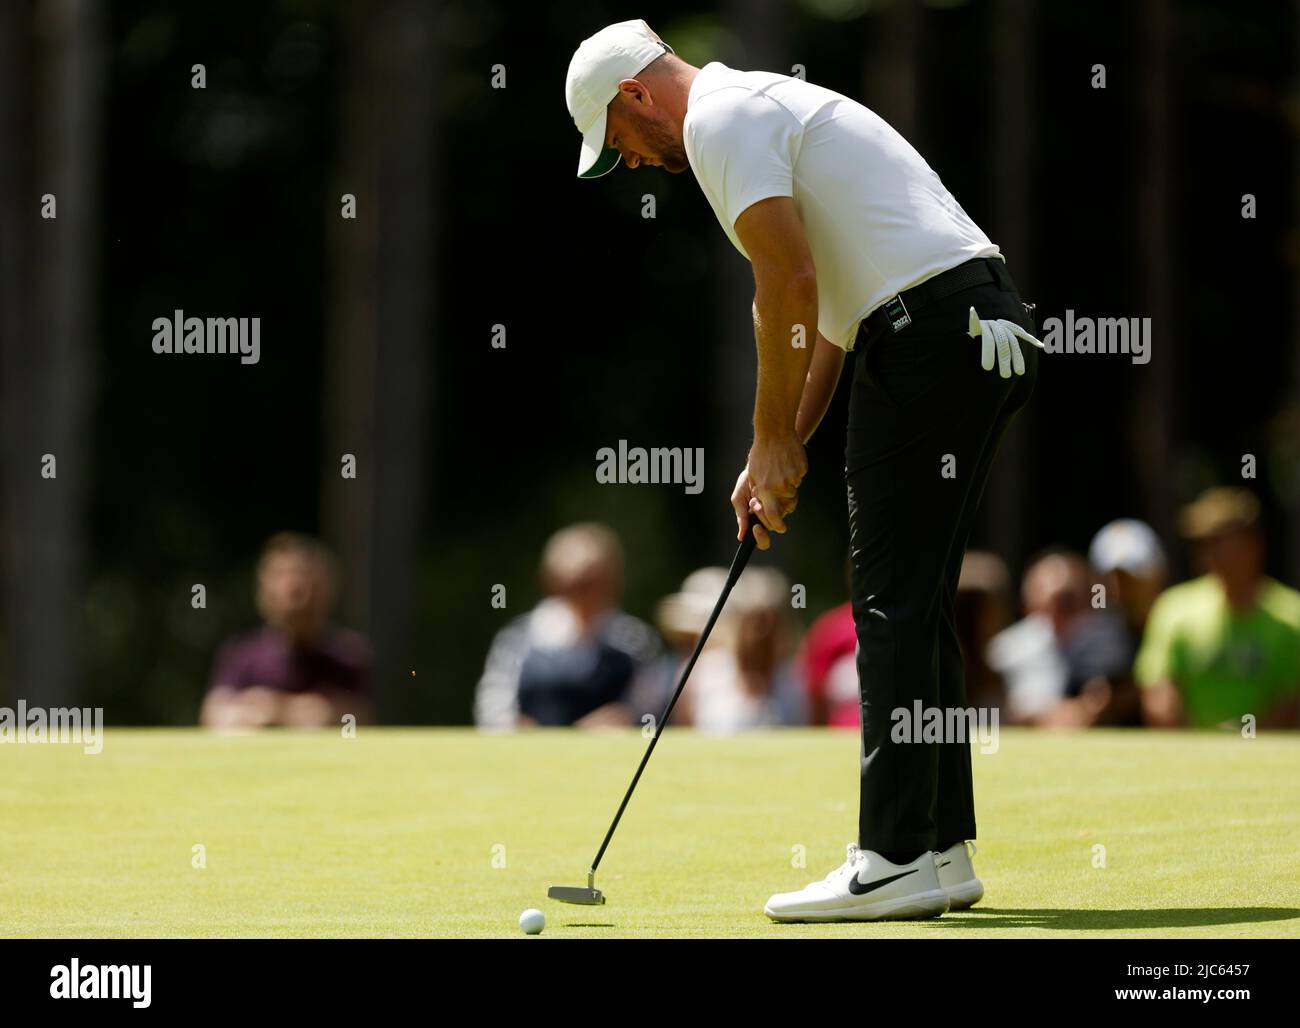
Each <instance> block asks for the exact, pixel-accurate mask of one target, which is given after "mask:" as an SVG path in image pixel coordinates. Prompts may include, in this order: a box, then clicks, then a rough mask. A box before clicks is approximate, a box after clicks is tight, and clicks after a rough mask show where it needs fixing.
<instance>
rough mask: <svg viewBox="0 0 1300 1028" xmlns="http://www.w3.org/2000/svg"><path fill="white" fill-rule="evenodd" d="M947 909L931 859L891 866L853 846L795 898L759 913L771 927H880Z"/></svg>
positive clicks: (779, 897)
mask: <svg viewBox="0 0 1300 1028" xmlns="http://www.w3.org/2000/svg"><path fill="white" fill-rule="evenodd" d="M947 909H948V894H947V893H946V892H944V891H943V888H942V887H941V886H940V885H939V875H938V870H937V868H936V866H935V859H934V853H933V852H932V851H930V850H926V851H925V852H924V853H922V854H921V855H920V856H919V857H917V858H916V859H915V860H913V861H912V862H911V863H910V864H891V863H890V862H889V861H888V860H886V859H885V858H884V857H882V856H881V855H880V854H879V853H876V852H874V851H873V850H861V849H858V847H857V846H856V845H854V844H852V843H850V844H849V847H848V856H847V858H846V859H845V861H844V863H843V864H841V865H840V866H839V867H837V868H836V869H835V870H834V871H832V872H831V873H830V874H828V875H827V876H826V877H825V878H824V879H823V880H822V881H820V882H813V883H812V884H810V885H808V886H807V887H806V888H803V889H800V890H799V891H798V892H778V893H777V894H776V895H775V896H773V897H772V898H771V899H769V900H768V901H767V906H765V907H764V908H763V913H765V914H766V915H767V916H768V917H770V918H771V919H772V920H773V921H881V920H886V919H891V920H892V919H907V918H922V917H938V916H939V915H940V914H942V913H944V911H946V910H947Z"/></svg>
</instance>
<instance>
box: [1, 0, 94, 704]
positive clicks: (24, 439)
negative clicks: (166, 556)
mask: <svg viewBox="0 0 1300 1028" xmlns="http://www.w3.org/2000/svg"><path fill="white" fill-rule="evenodd" d="M101 18H102V9H101V6H100V5H99V4H97V3H94V2H92V0H42V2H40V3H38V4H36V5H35V7H34V8H31V7H29V6H28V5H26V4H19V3H11V4H4V5H3V14H0V58H2V60H0V64H2V67H3V70H2V71H0V75H2V76H3V78H0V204H2V205H3V206H0V290H2V292H0V310H2V312H3V313H0V332H3V339H2V340H0V382H3V390H4V392H3V414H2V415H0V416H2V417H3V419H4V420H3V435H4V447H5V460H4V475H5V482H4V493H5V496H6V503H7V509H6V512H5V517H4V525H3V535H4V550H5V568H4V605H5V608H6V609H5V624H6V625H7V629H8V638H7V640H6V648H7V651H8V652H7V656H6V659H5V662H4V663H5V666H6V667H7V668H8V669H9V673H10V674H11V675H12V679H11V682H10V691H11V692H12V693H13V695H14V697H15V698H16V697H18V696H22V697H23V698H25V699H26V700H27V701H28V702H29V703H31V704H32V705H34V706H43V707H49V706H60V705H65V704H69V703H73V702H75V701H76V700H77V698H78V692H79V688H78V681H77V670H78V659H79V656H80V646H79V645H78V640H79V639H80V638H81V637H82V632H81V629H80V620H81V616H82V615H81V596H82V593H83V589H82V550H83V545H82V534H83V531H84V517H83V502H84V497H85V494H86V485H87V481H88V478H89V476H90V473H91V468H90V461H89V457H88V454H89V449H88V446H87V434H86V432H85V431H84V426H85V421H86V412H87V397H88V394H89V389H88V387H89V381H88V375H89V374H90V369H91V364H90V361H89V359H88V353H89V349H90V346H89V343H90V339H91V337H92V333H93V332H94V331H95V324H94V322H95V317H94V311H95V309H96V306H95V305H96V301H97V299H98V296H97V291H96V289H95V285H94V283H95V281H96V279H97V275H96V267H97V252H98V250H97V247H98V242H99V239H98V231H99V204H100V195H99V164H100V144H101V125H102V121H103V112H102V107H101V98H102V96H103V92H104V90H103V77H104V67H103V60H104V59H103V47H102V33H103V26H102V22H101ZM29 82H30V83H31V84H32V86H31V92H30V93H28V83H29ZM28 110H29V111H30V112H31V120H30V121H29V122H24V121H23V112H24V111H28ZM27 159H30V162H31V163H30V165H28V164H26V163H24V162H25V160H27ZM47 193H50V194H53V195H54V197H55V202H56V204H57V207H56V213H57V217H55V218H49V219H46V218H42V217H41V215H40V209H41V197H42V196H43V195H44V194H47ZM45 454H51V455H53V457H54V459H55V462H56V463H55V470H56V477H54V478H43V477H42V474H41V470H42V460H43V456H44V455H45Z"/></svg>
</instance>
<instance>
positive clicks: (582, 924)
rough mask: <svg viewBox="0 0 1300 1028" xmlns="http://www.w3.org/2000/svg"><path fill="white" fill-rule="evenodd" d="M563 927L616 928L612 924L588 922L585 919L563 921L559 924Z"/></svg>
mask: <svg viewBox="0 0 1300 1028" xmlns="http://www.w3.org/2000/svg"><path fill="white" fill-rule="evenodd" d="M561 927H563V928H617V927H618V926H617V925H612V924H588V923H587V922H585V921H565V922H564V924H563V925H562V926H561Z"/></svg>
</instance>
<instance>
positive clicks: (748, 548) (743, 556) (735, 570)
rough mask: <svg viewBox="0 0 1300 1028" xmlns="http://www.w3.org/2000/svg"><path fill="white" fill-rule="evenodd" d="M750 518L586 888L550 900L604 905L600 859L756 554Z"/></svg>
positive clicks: (562, 891)
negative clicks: (599, 880)
mask: <svg viewBox="0 0 1300 1028" xmlns="http://www.w3.org/2000/svg"><path fill="white" fill-rule="evenodd" d="M749 517H750V522H749V531H748V532H746V533H745V538H744V540H743V541H742V542H741V544H740V546H739V548H738V549H737V550H736V555H735V556H734V557H733V558H731V569H730V570H729V571H728V572H727V582H726V584H725V585H724V586H723V587H722V595H721V596H719V597H718V602H717V603H716V604H715V605H714V607H713V613H712V614H710V615H709V620H708V621H707V622H706V623H705V625H704V631H702V632H701V633H700V638H699V641H698V642H696V644H695V652H694V653H692V654H691V659H690V660H688V661H687V662H686V667H685V668H683V669H682V674H681V677H680V678H679V679H678V682H677V688H676V689H674V690H673V695H672V698H671V699H670V700H669V701H668V706H666V707H665V708H664V713H663V717H661V718H660V719H659V726H658V727H657V728H656V729H655V733H654V734H653V735H652V736H650V745H649V746H647V747H646V751H645V755H644V756H643V757H642V758H641V764H640V766H639V767H637V769H636V774H634V775H633V776H632V784H631V785H629V786H628V787H627V792H626V793H624V794H623V802H622V803H620V804H619V805H618V813H617V814H615V815H614V820H613V822H611V824H610V826H609V831H608V832H606V833H605V840H604V842H602V843H601V844H600V849H599V850H597V851H596V859H595V860H593V861H592V862H591V869H590V870H589V871H588V872H587V884H586V887H585V888H584V887H583V886H581V885H552V886H551V887H550V888H549V889H548V890H547V891H546V895H547V897H548V898H549V899H553V900H559V901H560V902H561V903H577V904H581V905H583V906H599V905H600V904H602V903H604V902H605V894H604V893H602V892H601V891H600V890H599V889H597V888H596V868H598V867H600V858H601V857H603V856H604V855H605V849H606V847H608V846H609V840H610V839H612V838H613V837H614V829H615V828H617V827H618V822H619V820H620V819H621V818H622V817H623V811H625V810H626V809H627V803H628V800H630V799H631V798H632V793H633V791H634V790H635V789H636V783H637V782H639V781H640V780H641V772H642V771H644V770H645V766H646V764H648V763H649V762H650V754H652V753H653V752H654V751H655V743H657V742H658V741H659V736H660V735H662V734H663V731H664V729H665V728H667V727H668V718H669V717H670V716H671V715H672V712H673V707H675V706H677V697H679V696H680V695H681V694H682V690H683V689H685V688H686V680H687V679H688V678H690V677H691V671H692V670H693V669H694V668H695V661H696V660H698V659H699V656H700V651H701V650H703V649H704V644H705V643H706V642H708V641H709V633H710V632H711V631H713V625H714V623H715V622H716V621H717V620H718V615H720V614H721V613H722V608H723V606H724V605H725V604H726V602H727V597H728V596H730V595H731V589H732V586H734V585H735V584H736V581H737V580H738V579H739V578H740V573H741V572H742V571H744V570H745V565H746V564H748V563H749V558H750V556H751V555H752V554H753V552H754V526H755V525H757V524H759V520H758V518H756V517H755V516H754V514H753V512H752V511H751V512H750V515H749Z"/></svg>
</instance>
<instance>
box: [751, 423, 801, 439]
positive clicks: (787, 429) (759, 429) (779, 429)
mask: <svg viewBox="0 0 1300 1028" xmlns="http://www.w3.org/2000/svg"><path fill="white" fill-rule="evenodd" d="M797 420H798V419H797V418H796V417H791V418H789V420H784V419H781V420H776V421H773V420H772V419H771V418H764V419H762V420H760V419H759V418H755V419H754V440H755V441H756V442H757V441H758V440H760V439H762V440H768V439H785V438H786V437H787V436H792V435H798V434H799V432H798V428H797V427H796V422H797Z"/></svg>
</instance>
